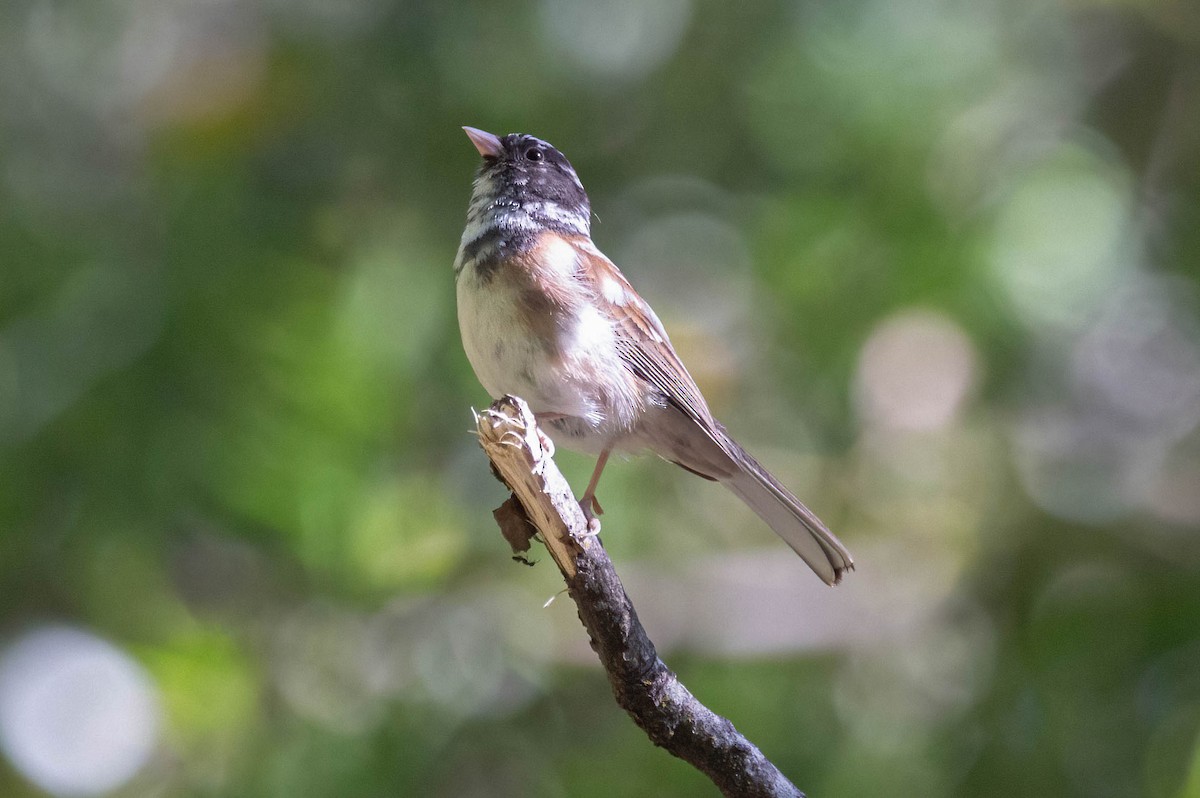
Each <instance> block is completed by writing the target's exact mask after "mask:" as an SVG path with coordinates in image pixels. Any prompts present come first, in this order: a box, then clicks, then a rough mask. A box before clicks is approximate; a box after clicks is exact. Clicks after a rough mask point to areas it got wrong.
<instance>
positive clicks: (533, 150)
mask: <svg viewBox="0 0 1200 798" xmlns="http://www.w3.org/2000/svg"><path fill="white" fill-rule="evenodd" d="M545 157H546V156H545V154H544V153H543V152H542V151H541V150H540V149H539V148H537V147H530V148H529V149H527V150H525V158H526V160H530V161H540V160H542V159H543V158H545Z"/></svg>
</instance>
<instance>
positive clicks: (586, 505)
mask: <svg viewBox="0 0 1200 798" xmlns="http://www.w3.org/2000/svg"><path fill="white" fill-rule="evenodd" d="M611 451H612V447H611V446H607V447H605V448H604V450H603V451H601V452H600V456H599V457H598V458H596V470H595V471H593V472H592V478H591V480H590V481H589V482H588V486H587V490H585V491H584V492H583V498H582V499H580V500H579V506H580V508H582V510H583V515H584V517H585V518H587V521H588V531H589V532H590V531H592V526H593V524H594V525H595V526H596V527H597V529H596V531H597V532H598V531H600V530H599V526H600V522H599V520H598V519H597V518H596V516H598V515H603V514H604V508H603V507H601V506H600V502H599V501H597V500H596V486H597V485H598V484H600V475H601V474H602V473H603V472H604V464H605V463H607V462H608V455H609V453H610V452H611Z"/></svg>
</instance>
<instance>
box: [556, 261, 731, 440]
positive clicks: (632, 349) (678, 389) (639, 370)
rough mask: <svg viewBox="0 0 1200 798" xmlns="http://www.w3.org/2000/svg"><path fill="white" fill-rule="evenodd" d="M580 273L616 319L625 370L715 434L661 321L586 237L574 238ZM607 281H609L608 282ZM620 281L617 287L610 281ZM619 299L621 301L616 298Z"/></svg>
mask: <svg viewBox="0 0 1200 798" xmlns="http://www.w3.org/2000/svg"><path fill="white" fill-rule="evenodd" d="M575 245H576V248H577V249H578V250H579V253H580V256H579V268H580V271H581V274H580V276H581V278H582V279H583V280H584V281H586V282H587V283H588V284H589V285H590V286H591V287H592V289H593V290H594V292H595V295H596V299H597V301H599V302H602V303H604V305H605V306H606V308H607V309H608V311H609V313H610V315H611V316H612V317H613V319H615V320H616V333H617V349H618V351H619V353H620V356H621V359H622V360H623V361H625V364H626V365H627V366H628V367H629V370H630V371H632V372H633V373H634V374H636V375H637V376H638V377H640V378H641V379H643V380H645V381H646V382H648V383H649V384H650V385H652V386H653V387H654V388H656V389H657V390H658V391H660V392H661V393H662V394H663V396H664V397H665V398H666V400H667V401H668V402H669V403H670V404H672V405H674V406H675V407H677V408H679V409H680V410H681V411H683V413H684V414H685V415H687V416H688V417H689V418H691V419H692V420H693V421H695V422H696V423H697V424H699V425H700V426H701V427H702V428H703V429H704V431H705V432H707V433H708V434H709V435H710V436H713V435H714V433H715V432H716V430H717V429H718V428H719V425H718V424H717V423H716V421H715V420H714V419H713V416H712V412H711V411H709V409H708V403H707V402H705V401H704V397H703V396H702V395H701V393H700V389H699V388H698V387H696V381H695V380H693V379H692V375H691V374H688V370H687V368H685V367H684V365H683V362H682V361H681V360H680V359H679V355H677V354H675V349H674V348H673V347H672V346H671V341H670V339H669V338H668V337H667V331H666V330H665V329H663V326H662V322H660V321H659V320H658V316H656V315H654V311H653V310H652V309H651V307H650V305H648V304H647V303H646V301H645V300H644V299H642V298H641V297H640V296H638V293H637V292H636V291H634V290H633V286H632V285H630V284H629V281H628V280H627V279H625V275H623V274H621V271H620V270H619V269H618V268H617V267H616V265H615V264H614V263H613V262H612V261H610V260H609V259H608V258H607V257H605V255H604V253H602V252H600V250H598V249H596V247H595V245H593V244H592V243H591V242H590V241H588V240H586V239H583V240H580V241H576V242H575ZM606 281H608V282H607V283H606ZM613 285H615V286H618V287H619V290H616V289H613V288H612V286H613ZM614 300H619V301H614Z"/></svg>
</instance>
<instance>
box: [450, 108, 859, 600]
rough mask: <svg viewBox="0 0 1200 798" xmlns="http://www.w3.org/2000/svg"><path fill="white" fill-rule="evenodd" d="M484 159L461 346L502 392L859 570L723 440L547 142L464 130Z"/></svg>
mask: <svg viewBox="0 0 1200 798" xmlns="http://www.w3.org/2000/svg"><path fill="white" fill-rule="evenodd" d="M463 130H465V131H466V133H467V136H468V137H470V139H471V141H472V143H474V145H475V147H476V149H478V150H479V154H480V155H482V156H483V163H482V165H481V166H480V167H479V171H478V174H477V175H476V177H475V185H474V190H473V192H472V194H471V203H470V206H469V208H468V210H467V225H466V229H465V230H464V231H463V235H462V243H461V245H460V246H459V250H458V256H457V258H456V259H455V263H454V274H455V280H456V283H457V292H458V323H459V328H460V329H461V331H462V341H463V348H464V349H465V350H466V353H467V359H468V360H470V361H471V366H472V367H473V368H474V369H475V374H476V376H478V377H479V381H480V382H481V383H482V384H483V387H484V388H485V389H486V390H487V391H488V393H489V394H491V395H492V397H494V398H499V397H501V396H504V395H505V394H512V395H514V396H519V397H521V398H522V399H524V400H525V401H526V402H527V403H528V404H529V407H530V408H531V409H532V410H533V412H534V415H535V416H536V417H537V419H538V421H539V424H541V425H542V426H544V427H547V428H548V429H549V434H550V437H551V438H552V439H553V440H554V441H555V442H557V443H560V444H561V445H565V446H567V447H569V448H573V449H578V450H581V451H584V452H590V453H594V454H596V455H598V460H597V462H596V469H595V471H594V472H593V474H592V478H591V481H590V482H589V483H588V486H587V490H586V491H584V494H583V498H582V499H581V500H580V504H581V506H582V507H583V510H584V513H585V514H586V515H587V516H588V518H589V520H590V519H591V518H593V517H594V515H593V513H599V512H600V505H599V503H598V502H596V484H597V483H598V482H599V480H600V474H601V472H602V471H603V470H604V465H605V463H606V462H607V461H608V456H609V454H610V453H611V452H612V451H613V450H614V449H615V450H622V451H630V452H637V451H642V450H645V449H649V450H650V451H652V452H654V453H655V454H657V455H659V456H660V457H662V458H664V459H666V460H669V461H671V462H673V463H675V464H676V465H679V466H682V467H683V468H685V469H687V470H688V471H691V472H692V473H693V474H696V475H698V476H701V477H704V478H705V479H709V480H715V481H717V482H720V483H721V484H722V485H724V486H725V487H727V488H729V489H730V490H731V491H733V492H734V494H736V495H737V496H738V498H740V499H741V500H742V501H744V502H745V503H746V504H747V505H749V506H750V509H752V510H754V512H756V513H757V514H758V515H759V516H760V517H761V518H762V519H763V520H764V521H766V522H767V524H769V525H770V527H771V529H773V530H775V532H776V533H777V534H778V535H779V536H780V537H782V538H783V539H784V540H785V541H787V543H788V545H789V546H791V547H792V548H793V549H794V550H795V551H796V553H797V554H799V555H800V557H801V558H803V559H804V561H805V562H806V563H808V565H809V566H810V567H811V568H812V569H813V570H814V571H816V573H817V575H818V576H820V577H821V579H823V580H825V582H827V583H828V584H831V585H832V584H837V583H838V582H839V581H840V580H841V578H842V575H843V574H844V573H845V572H846V571H847V570H849V569H852V568H853V567H854V561H853V560H852V559H851V557H850V552H848V551H847V550H846V547H845V546H843V545H842V543H841V541H839V540H838V539H837V538H836V537H834V535H833V533H832V532H830V531H829V530H828V529H827V528H826V527H825V525H824V524H823V523H821V521H820V520H819V519H818V518H817V516H816V515H814V514H813V512H812V511H811V510H809V509H808V508H807V507H805V506H804V504H802V503H801V502H800V500H799V499H797V498H796V497H795V496H794V495H792V493H791V492H790V491H789V490H788V489H787V488H785V487H784V486H783V485H781V484H780V483H779V481H778V480H777V479H775V477H773V476H772V475H771V474H770V472H768V471H767V470H766V469H765V468H763V467H762V466H761V465H759V464H758V462H757V461H756V460H755V459H754V458H753V457H751V456H750V455H749V454H748V453H747V452H746V450H745V449H743V448H742V447H741V446H740V445H738V443H737V442H736V441H735V440H733V438H731V437H730V436H729V433H728V432H726V431H725V427H723V426H722V425H721V424H720V423H719V422H718V421H717V420H716V419H715V418H713V415H712V413H711V412H710V411H709V409H708V403H707V402H705V401H704V397H703V396H701V395H700V390H699V388H697V387H696V383H695V381H694V380H693V379H692V377H691V375H690V374H688V372H687V369H686V368H684V366H683V363H682V362H680V360H679V356H678V355H677V354H675V350H674V349H673V348H672V346H671V342H670V340H669V339H668V338H667V332H666V330H664V329H663V326H662V323H661V322H659V320H658V317H657V316H656V315H654V311H653V310H651V309H650V306H649V305H648V304H646V302H645V300H643V299H642V298H641V297H640V296H638V294H637V292H636V291H634V290H633V286H631V285H630V284H629V281H628V280H627V279H625V275H623V274H621V272H620V270H618V269H617V267H616V266H615V265H614V264H613V262H612V261H610V260H609V259H608V258H607V257H605V256H604V254H603V253H602V252H601V251H600V250H599V249H597V248H596V245H595V244H593V243H592V238H591V205H590V203H589V201H588V196H587V193H586V192H585V191H584V190H583V184H582V183H580V182H579V177H578V176H577V175H576V174H575V170H574V168H572V167H571V164H570V163H569V162H568V161H567V159H566V158H565V157H563V155H562V153H560V152H559V151H558V150H556V149H555V148H554V147H552V146H550V145H549V144H548V143H546V142H545V141H542V140H541V139H537V138H534V137H533V136H528V135H523V134H517V133H513V134H510V135H507V136H504V137H503V138H501V137H499V136H495V135H493V134H491V133H486V132H484V131H482V130H477V129H475V128H472V127H465V128H463Z"/></svg>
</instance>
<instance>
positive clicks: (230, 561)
mask: <svg viewBox="0 0 1200 798" xmlns="http://www.w3.org/2000/svg"><path fill="white" fill-rule="evenodd" d="M464 124H467V125H473V126H477V127H481V128H484V129H486V130H491V131H494V132H497V133H505V132H511V131H521V132H529V133H533V134H535V135H537V136H540V137H542V138H545V139H547V140H549V141H551V142H552V143H554V144H555V145H557V146H558V147H559V148H560V149H561V150H563V151H564V153H565V154H566V155H567V156H568V157H569V158H570V159H571V160H572V162H573V163H574V165H575V167H576V169H577V170H578V173H579V175H580V177H581V179H582V180H583V182H584V184H585V185H586V186H587V188H588V190H589V193H590V195H591V198H592V204H593V210H594V212H595V214H596V219H595V220H594V226H593V235H594V239H595V241H596V243H597V244H598V245H599V246H600V248H601V249H603V250H604V251H605V252H606V253H608V254H609V255H610V256H611V257H612V258H613V259H614V260H615V261H616V262H617V263H618V265H619V266H620V267H621V268H622V269H623V270H624V272H625V273H626V275H627V276H628V277H629V278H630V279H631V280H632V281H633V283H634V285H636V286H637V287H638V289H639V291H641V293H642V294H643V295H644V296H645V297H646V298H647V299H648V300H649V301H650V302H651V303H652V304H653V305H654V306H655V308H656V310H657V311H658V312H659V315H660V316H661V317H662V318H663V321H664V323H665V324H666V326H667V328H668V330H669V331H670V332H671V334H672V337H673V339H674V341H675V343H676V346H677V348H678V349H679V351H680V353H681V355H682V356H683V358H684V360H685V362H687V363H688V364H689V366H690V368H691V369H692V371H693V374H694V376H696V378H697V380H698V381H699V383H700V385H701V388H702V389H703V390H704V391H705V393H706V395H707V396H708V397H709V400H710V402H711V404H712V405H713V408H714V411H715V413H716V415H717V416H718V417H720V418H721V419H723V420H724V421H725V423H726V424H727V425H728V426H729V427H730V429H731V430H732V431H733V432H734V433H735V434H736V435H737V436H738V437H739V439H740V440H741V441H742V442H743V443H744V444H745V445H746V446H747V447H748V448H749V449H750V450H752V451H754V452H755V453H756V454H758V455H760V459H762V460H763V461H764V462H765V463H767V464H768V465H770V466H771V468H772V469H773V470H775V471H776V472H777V473H778V474H779V475H780V477H781V478H782V479H783V480H784V481H785V482H787V483H788V484H790V485H792V486H794V488H795V489H796V492H797V493H798V494H800V495H801V497H802V498H804V499H805V500H806V501H808V502H809V503H810V504H811V506H812V507H813V508H814V509H815V510H817V511H818V512H819V513H820V514H821V516H822V517H823V518H824V519H825V520H826V521H827V523H828V524H829V525H830V526H831V527H832V528H834V529H835V531H836V532H837V533H838V534H839V536H840V537H841V538H842V539H843V540H844V541H845V542H846V544H847V545H848V546H849V548H850V549H851V551H852V552H854V554H855V557H856V560H857V562H858V566H859V567H858V571H857V572H855V573H852V574H850V575H849V576H848V577H847V579H846V583H845V584H844V585H842V586H840V587H838V588H836V589H832V590H831V589H827V588H824V587H823V586H822V585H820V584H819V582H817V580H816V579H815V578H814V577H813V576H812V575H811V574H810V573H809V572H808V570H807V569H806V568H805V567H804V566H803V565H802V564H801V563H800V562H799V561H798V560H796V559H795V558H794V557H793V556H792V555H791V553H790V552H789V551H788V549H787V548H786V546H784V545H783V544H782V543H781V542H779V541H778V540H776V539H775V538H774V537H773V536H772V535H771V534H770V533H769V531H767V530H766V529H765V528H763V527H762V526H761V524H759V523H758V521H757V519H755V518H754V517H753V516H752V515H751V514H750V513H749V512H748V511H747V510H745V509H744V508H742V507H741V506H740V505H738V504H737V502H736V501H735V500H733V499H731V498H730V497H728V496H726V495H725V494H724V493H723V492H722V491H721V489H720V488H719V487H717V486H714V485H711V484H709V483H704V482H701V481H700V480H696V479H695V478H694V477H692V476H690V475H688V474H686V473H684V472H682V471H681V470H679V469H676V468H674V467H672V466H670V465H668V464H666V463H663V462H661V461H659V460H657V459H654V458H638V459H633V460H630V461H627V462H622V461H619V460H618V461H614V462H613V463H612V464H610V466H609V468H608V471H607V473H606V475H605V479H604V481H603V482H602V483H601V486H600V497H601V499H602V501H603V503H604V505H605V508H606V509H607V510H608V513H607V514H606V516H605V542H606V544H607V546H608V548H609V550H610V552H611V554H612V556H613V558H614V560H615V562H616V564H617V568H618V570H619V571H620V572H621V573H622V574H623V575H624V576H626V577H627V581H628V584H629V588H630V592H631V595H632V598H633V600H634V602H635V604H636V605H637V606H638V608H639V610H640V611H641V612H642V614H643V616H644V618H645V620H646V622H647V627H648V631H649V632H650V634H651V636H652V637H653V638H655V639H656V641H657V642H658V643H659V644H660V647H661V649H662V653H663V656H664V658H665V659H666V661H667V663H668V665H670V666H671V667H672V668H674V669H675V670H676V671H677V672H678V673H679V675H680V677H681V678H682V680H683V681H684V683H685V684H687V685H688V686H689V687H690V688H691V689H692V691H693V692H694V693H695V694H696V695H697V696H698V697H699V698H700V699H701V700H702V701H704V702H706V703H707V704H708V705H709V706H710V707H712V708H713V709H715V710H716V711H718V712H722V713H724V714H726V715H727V716H728V717H729V718H730V719H731V720H733V721H734V723H735V724H737V725H738V727H739V729H741V730H742V731H743V732H745V733H746V734H747V735H748V736H749V737H750V738H751V739H752V740H753V741H754V742H756V743H757V744H758V745H759V746H760V747H761V748H762V749H763V750H764V751H765V752H766V753H767V754H768V756H770V757H771V758H772V759H773V760H774V761H775V762H776V763H777V764H778V765H779V766H780V767H781V768H782V769H783V770H784V772H785V773H787V774H788V775H789V776H790V777H791V778H792V779H793V780H794V781H795V782H796V784H797V785H798V786H799V787H800V788H801V789H803V790H805V791H807V792H808V793H809V794H811V795H813V796H822V797H824V796H830V797H832V796H860V795H889V796H923V797H925V798H928V797H930V796H960V795H962V796H968V795H969V796H993V795H994V796H1012V795H1028V796H1042V795H1068V796H1125V795H1145V796H1163V798H1166V797H1168V796H1170V797H1172V798H1174V797H1179V798H1182V796H1190V797H1191V798H1197V797H1200V738H1198V730H1200V431H1198V422H1200V333H1198V330H1200V304H1198V301H1200V297H1198V294H1197V284H1196V279H1197V278H1198V277H1200V7H1197V6H1196V5H1195V4H1193V3H1189V2H1169V1H1167V0H1162V1H1156V0H1145V2H1124V3H1122V2H1098V1H1097V0H1075V2H1069V3H1067V2H1063V3H1056V2H1045V1H1042V0H1011V1H1009V2H1001V1H1000V0H996V1H995V2H988V1H987V0H961V1H955V0H904V1H903V2H890V1H888V0H850V1H849V2H841V3H830V2H817V1H815V0H804V1H802V2H794V3H788V2H749V3H740V4H734V3H722V2H717V0H664V1H663V2H647V3H643V2H638V1H637V0H600V2H585V0H543V1H542V2H533V3H517V4H512V5H508V4H492V3H484V2H475V3H442V2H433V1H432V0H430V1H427V2H420V1H419V0H418V1H417V2H405V1H404V0H348V2H343V3H319V2H316V1H315V0H210V1H209V2H202V3H201V2H184V1H183V0H94V1H93V2H88V3H71V2H51V1H50V0H37V1H36V2H34V1H31V0H10V1H9V2H6V3H4V4H3V6H0V657H2V656H3V653H2V652H3V651H4V650H5V647H9V646H11V645H16V643H17V642H18V641H20V640H22V639H24V638H25V636H27V635H29V634H33V633H36V632H37V631H38V630H39V629H43V628H45V627H48V626H58V625H68V626H70V627H75V628H78V629H81V630H86V631H87V632H88V633H89V634H93V635H96V636H98V637H99V638H102V639H104V640H107V641H108V642H110V643H112V644H114V645H115V646H117V647H118V649H119V650H120V651H121V652H123V653H124V654H125V655H127V656H128V657H131V658H132V661H133V662H136V663H138V665H139V666H140V667H141V668H142V669H144V672H145V674H147V676H148V682H147V683H148V685H149V686H148V687H147V689H148V690H149V691H150V694H151V695H152V696H153V697H154V700H155V701H156V702H157V705H158V706H159V707H160V710H159V711H160V712H161V723H160V725H159V727H158V730H157V732H156V736H155V742H154V745H153V748H152V752H151V754H150V756H149V759H148V761H147V762H146V764H145V765H144V767H142V768H141V769H140V770H139V772H138V773H137V775H136V776H134V777H133V779H132V780H131V781H129V782H127V783H126V784H124V786H123V787H120V788H119V789H118V792H117V793H116V794H119V795H128V796H141V795H148V796H184V795H188V796H190V795H196V796H259V795H262V796H339V797H345V796H364V797H365V796H384V795H447V796H450V795H453V796H471V795H480V796H484V795H486V796H509V795H511V796H593V795H594V796H611V795H629V796H641V795H646V796H663V795H695V794H708V793H709V792H711V788H710V787H708V785H707V783H706V782H705V780H704V779H703V778H702V777H701V776H699V775H697V774H696V773H695V772H693V771H691V770H690V769H689V768H688V767H687V766H686V765H684V764H682V763H681V762H679V761H677V760H675V759H673V758H672V757H670V756H668V755H667V754H665V753H663V752H662V751H660V750H657V749H655V748H653V747H652V746H651V745H650V744H649V743H648V742H647V741H646V740H645V739H644V737H643V736H642V734H641V732H639V731H638V730H637V729H636V728H635V727H634V726H633V724H632V723H631V722H630V721H629V720H628V718H626V717H625V716H624V714H623V713H621V712H620V711H619V710H618V709H617V708H616V706H615V704H614V703H613V702H612V699H611V695H610V694H609V691H608V687H607V684H606V682H605V680H604V678H603V675H602V674H601V673H600V671H599V670H598V668H597V667H596V666H595V662H594V658H592V656H591V655H590V652H589V651H588V650H587V648H586V640H585V638H584V633H583V631H582V629H581V628H579V627H578V624H577V622H576V621H575V619H574V616H573V612H572V608H571V606H570V603H569V601H567V600H566V599H565V597H559V598H558V599H556V600H555V601H554V602H553V603H551V604H550V606H549V607H547V608H545V609H543V608H542V605H543V603H545V601H546V600H547V599H549V598H551V597H552V596H554V595H555V594H556V593H557V591H559V589H560V588H561V582H560V580H559V579H558V577H557V574H556V573H555V572H554V569H553V567H552V566H551V565H550V563H549V562H548V561H543V562H541V563H539V564H538V565H537V566H536V567H535V568H533V569H528V568H525V567H523V566H520V565H516V564H514V563H512V562H510V560H509V556H508V552H507V550H506V548H505V544H504V542H503V540H502V539H501V537H500V535H499V534H497V531H496V528H495V525H494V523H493V522H492V519H491V514H490V510H491V509H492V508H493V507H494V506H496V505H497V504H499V503H500V501H501V500H502V499H503V498H504V492H503V490H502V489H501V487H500V486H499V485H498V484H497V483H496V482H495V481H494V480H493V479H492V477H491V476H490V475H489V472H488V468H487V464H486V462H485V460H484V458H483V456H482V454H481V453H480V452H479V450H478V448H477V447H476V445H475V443H474V440H473V438H472V436H471V434H470V430H471V429H472V428H473V420H472V416H471V408H472V407H476V408H479V407H482V406H484V405H485V404H486V403H487V402H488V398H487V397H486V395H485V394H484V392H483V390H482V389H481V388H480V387H479V385H478V383H477V382H476V381H475V379H474V377H473V375H472V374H471V371H470V368H469V365H468V364H467V362H466V359H465V357H464V355H463V353H462V350H461V346H460V344H459V340H458V332H457V324H456V320H455V309H454V307H455V300H454V286H453V276H452V272H451V264H452V261H453V259H454V254H455V250H456V248H457V246H458V238H459V235H460V234H461V230H462V225H463V221H464V215H465V209H466V204H467V199H468V197H469V194H470V181H471V177H472V174H473V171H474V169H475V167H476V165H477V161H478V156H477V154H476V153H475V151H474V149H473V148H472V147H471V145H470V142H469V141H467V139H466V138H465V137H464V136H463V134H462V133H461V131H460V130H459V127H460V126H461V125H464ZM559 461H560V464H561V465H562V466H563V468H564V470H566V472H567V473H568V477H569V478H570V479H571V480H572V483H573V484H574V485H576V487H577V489H579V488H580V487H582V484H583V482H584V481H585V480H586V478H587V475H588V473H589V472H590V467H591V463H590V461H588V460H587V459H586V458H584V457H581V456H576V455H572V454H569V453H567V454H562V455H560V457H559ZM543 559H544V558H543ZM0 710H2V708H0ZM116 717H118V718H119V717H120V716H119V713H118V715H117V716H116ZM66 722H67V723H69V722H70V720H69V719H68V720H67V721H66ZM0 794H3V795H5V796H13V797H14V798H22V797H24V796H36V795H42V794H43V793H42V792H40V790H39V789H38V787H36V786H35V784H34V782H32V781H30V780H29V779H28V774H24V773H23V771H22V770H21V769H20V768H19V767H17V766H16V765H14V764H13V762H12V760H10V759H0Z"/></svg>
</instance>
